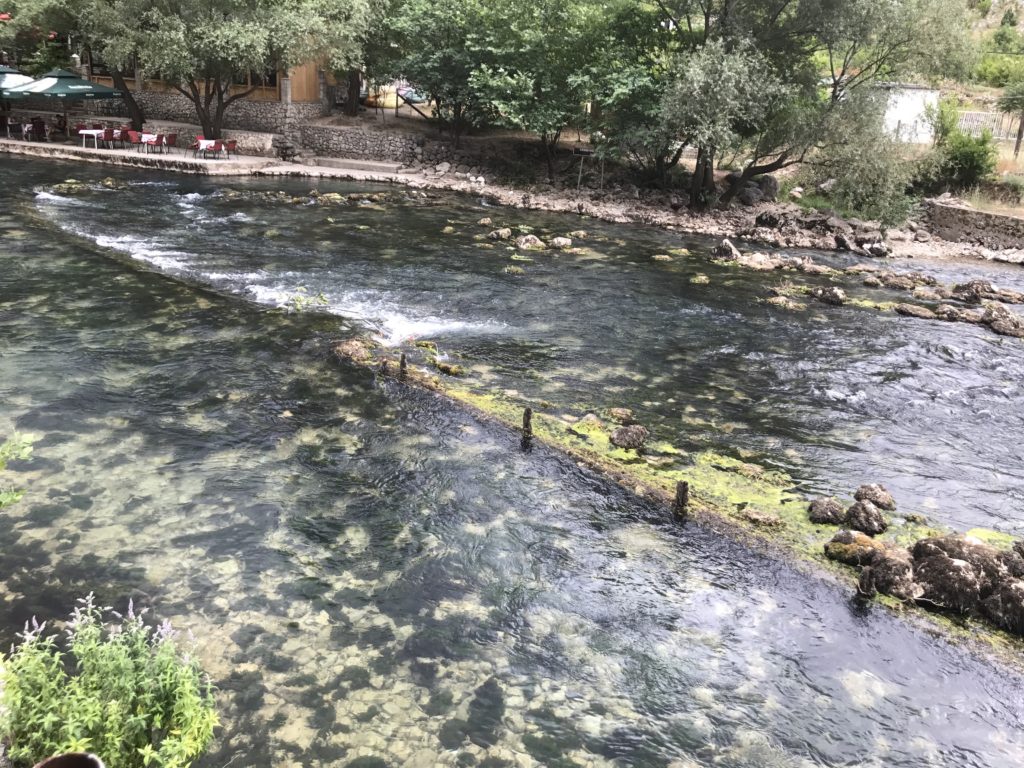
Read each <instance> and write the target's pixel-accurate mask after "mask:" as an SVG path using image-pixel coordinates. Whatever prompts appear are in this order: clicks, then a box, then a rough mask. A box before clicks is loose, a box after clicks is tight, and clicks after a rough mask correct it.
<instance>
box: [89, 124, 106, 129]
mask: <svg viewBox="0 0 1024 768" xmlns="http://www.w3.org/2000/svg"><path fill="white" fill-rule="evenodd" d="M106 127H107V126H105V125H104V124H103V123H93V124H92V129H93V130H94V131H102V130H103V129H104V128H106Z"/></svg>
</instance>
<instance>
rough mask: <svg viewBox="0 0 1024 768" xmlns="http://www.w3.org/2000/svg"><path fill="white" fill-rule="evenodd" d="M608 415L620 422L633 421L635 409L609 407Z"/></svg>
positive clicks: (629, 422)
mask: <svg viewBox="0 0 1024 768" xmlns="http://www.w3.org/2000/svg"><path fill="white" fill-rule="evenodd" d="M608 415H609V416H611V417H612V419H614V420H615V421H617V422H619V424H632V423H633V411H632V409H630V408H609V409H608Z"/></svg>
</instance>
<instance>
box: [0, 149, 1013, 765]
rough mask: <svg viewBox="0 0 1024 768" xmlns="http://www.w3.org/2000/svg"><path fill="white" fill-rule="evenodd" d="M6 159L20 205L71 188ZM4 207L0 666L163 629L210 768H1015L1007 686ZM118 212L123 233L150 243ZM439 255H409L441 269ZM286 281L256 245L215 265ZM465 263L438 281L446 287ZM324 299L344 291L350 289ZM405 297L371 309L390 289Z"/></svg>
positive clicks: (801, 580)
mask: <svg viewBox="0 0 1024 768" xmlns="http://www.w3.org/2000/svg"><path fill="white" fill-rule="evenodd" d="M0 164H2V166H3V168H4V172H5V178H16V179H17V180H18V182H17V183H18V184H19V185H21V189H22V190H26V189H29V188H31V187H32V186H33V185H36V184H39V183H41V182H42V181H44V180H45V176H46V174H48V173H49V174H52V175H53V178H62V177H63V176H66V175H68V172H67V171H66V170H65V169H62V168H59V167H56V166H54V167H49V166H44V170H32V166H29V165H28V164H25V163H18V162H13V161H9V160H0ZM75 173H76V174H80V173H81V172H80V171H79V170H77V169H76V171H75ZM139 178H140V179H146V178H147V177H139ZM148 180H151V181H152V180H155V179H152V177H148ZM168 183H169V184H174V185H175V186H174V188H175V189H177V186H176V185H177V184H178V183H179V182H178V181H177V180H174V181H173V182H168ZM168 188H170V187H166V188H162V187H156V186H151V187H140V188H139V189H140V190H143V191H142V192H138V193H137V194H143V195H144V194H146V193H147V192H146V190H163V191H159V192H158V194H166V189H168ZM22 194H23V195H24V194H25V192H24V191H23V192H22ZM110 194H111V195H113V194H115V193H110ZM62 205H63V204H62ZM411 205H412V206H413V210H414V211H416V212H417V215H422V216H429V217H431V218H435V217H436V218H437V219H439V220H442V221H443V220H444V218H445V217H447V218H456V217H457V216H458V215H460V214H459V213H458V210H459V209H454V210H451V211H447V212H446V209H443V208H433V207H432V208H427V207H425V206H422V205H421V203H420V202H417V201H414V202H413V204H411ZM14 208H15V210H13V211H12V205H11V204H10V195H9V193H8V199H7V204H5V205H4V206H3V209H2V210H4V211H6V213H3V214H0V231H2V232H3V242H4V244H5V248H4V249H3V250H2V252H0V328H2V329H3V333H2V336H0V434H6V433H8V432H9V431H11V430H12V429H15V428H16V429H18V430H22V431H29V432H32V433H34V434H36V435H38V436H39V437H40V440H39V442H38V443H37V444H36V450H35V453H34V455H33V458H32V459H31V460H30V461H26V462H20V463H16V464H12V465H11V468H12V469H13V470H15V471H16V472H17V474H15V475H14V478H15V479H16V481H17V482H18V483H19V484H21V485H23V486H26V487H28V488H30V494H29V495H28V496H27V497H26V499H25V500H24V501H23V502H22V503H21V504H19V505H18V506H17V507H14V508H12V509H11V510H9V511H5V514H4V515H3V516H0V536H2V541H3V545H2V547H0V574H3V576H0V642H2V643H3V644H4V647H6V644H7V643H8V642H9V641H10V640H11V638H12V635H13V632H14V631H15V628H16V627H17V626H18V625H19V623H20V622H22V621H23V620H24V619H25V618H26V617H27V616H29V615H32V614H36V615H39V616H41V617H42V616H45V617H52V616H56V615H61V614H63V613H64V612H65V611H66V609H67V608H68V606H69V605H70V604H71V601H72V599H73V598H74V597H76V596H79V595H81V594H82V593H84V592H87V591H89V590H90V589H96V590H97V592H98V593H99V595H100V597H101V598H102V599H103V600H104V601H106V602H111V601H115V600H117V601H122V602H123V600H124V599H125V598H126V597H127V595H129V594H133V595H135V596H136V598H137V600H139V599H141V600H142V601H144V602H146V603H149V604H155V605H156V607H157V610H158V612H159V613H160V614H161V615H165V616H169V617H171V618H172V619H174V620H175V621H176V622H177V623H179V624H181V625H184V626H187V627H190V628H192V629H193V630H194V631H195V633H196V635H197V637H198V638H199V640H200V643H201V644H202V654H203V658H204V662H205V664H206V665H207V667H208V668H209V669H210V670H211V671H212V673H213V674H214V676H215V678H216V680H217V683H218V686H219V688H220V691H221V693H220V700H221V702H222V707H223V715H224V717H223V719H224V722H225V727H224V730H223V733H222V737H221V739H220V742H219V745H218V748H217V750H216V752H215V753H214V754H212V755H211V756H210V757H208V758H207V759H206V760H205V761H204V764H206V765H209V766H222V765H224V764H226V763H227V762H228V761H229V760H232V759H234V763H236V764H244V765H253V766H270V765H282V764H300V765H328V764H330V765H355V766H363V767H364V768H365V767H366V766H384V765H387V766H434V765H450V766H471V765H486V766H526V765H543V766H611V765H618V766H627V765H628V766H675V767H676V768H680V767H682V766H694V765H703V766H711V765H716V766H733V767H736V768H739V767H740V766H743V767H745V768H753V767H754V766H758V767H760V766H820V765H826V766H840V765H842V766H849V765H856V766H883V765H884V766H915V767H916V766H931V765H934V766H991V765H1013V764H1018V763H1020V762H1021V760H1022V759H1024V733H1022V731H1021V729H1020V725H1019V722H1020V717H1021V714H1022V707H1021V702H1020V697H1019V691H1020V685H1021V683H1022V682H1024V681H1022V680H1021V679H1019V678H1018V677H1016V676H1015V675H1013V674H1008V673H1007V672H1006V671H1005V670H1001V669H997V668H994V667H991V666H989V665H988V664H986V663H983V662H980V661H977V660H974V659H972V658H970V657H968V656H967V655H965V654H963V653H961V652H958V651H957V650H956V649H952V648H950V647H948V646H947V645H946V644H945V643H943V642H941V641H936V640H934V639H932V638H930V637H929V636H927V635H925V634H923V633H920V632H918V631H916V630H914V629H912V628H911V627H910V626H908V625H907V624H905V623H903V622H901V621H898V620H896V619H894V618H893V617H891V616H890V615H888V614H887V613H886V612H880V611H878V610H876V609H871V610H867V611H862V610H859V609H855V608H853V607H851V606H850V605H849V604H848V603H847V601H846V597H845V595H844V594H843V593H842V591H840V590H836V589H834V588H832V587H830V586H827V585H824V584H822V583H819V582H817V581H815V580H812V579H808V578H806V577H804V576H802V575H800V574H797V573H795V572H793V571H791V570H790V569H788V568H786V567H784V566H781V565H779V564H778V563H775V562H772V561H769V560H766V559H764V558H761V557H757V556H754V555H751V554H750V553H747V552H745V551H743V550H742V549H740V548H738V547H736V546H734V545H731V544H729V543H728V542H725V541H722V540H720V539H719V538H717V537H716V536H714V535H711V534H709V533H707V532H704V531H701V530H699V529H696V528H694V527H692V526H691V527H688V528H686V529H684V530H680V529H677V528H676V527H674V526H671V525H667V524H665V523H664V521H662V520H661V518H660V514H659V513H658V511H656V510H653V509H648V508H646V507H645V506H644V505H643V504H642V503H641V502H639V501H638V500H637V499H635V498H633V497H630V496H628V495H624V494H622V493H620V492H619V491H618V490H617V489H615V488H612V487H609V486H608V485H607V484H606V483H604V482H602V481H601V480H600V479H599V478H596V477H594V476H592V475H590V474H589V473H587V472H585V471H582V470H580V469H579V468H577V467H576V466H574V465H573V464H571V463H570V462H566V461H565V460H563V459H561V458H560V457H558V456H556V455H553V454H551V453H549V452H547V451H546V450H544V449H541V448H538V449H535V450H534V451H533V452H532V453H529V454H524V453H522V452H521V451H520V450H519V445H518V440H517V439H516V438H515V436H513V435H510V434H507V433H506V432H504V431H503V430H496V429H493V428H491V427H488V426H486V425H483V424H480V423H478V422H476V421H475V420H474V419H472V418H470V417H468V416H467V415H465V414H463V413H460V412H459V411H458V410H455V409H452V408H450V407H448V406H446V405H445V404H444V403H442V402H439V401H438V400H437V399H435V398H434V397H432V396H430V395H427V394H423V393H417V392H410V391H406V390H404V389H402V388H400V387H397V386H392V385H386V386H383V387H382V386H380V385H378V384H377V383H375V382H374V381H373V379H372V377H371V376H370V375H369V374H368V373H366V372H364V371H361V370H357V369H351V368H344V367H339V366H337V365H335V364H333V363H331V362H329V361H327V360H323V359H321V358H320V356H319V351H318V350H319V349H321V348H322V346H321V345H320V344H318V343H317V340H318V339H322V338H327V337H331V336H336V335H339V334H344V333H346V332H347V331H346V329H345V328H339V321H338V319H337V318H333V317H330V316H312V315H308V314H286V313H281V312H269V311H265V310H261V309H259V308H258V307H256V306H254V305H252V304H248V303H246V302H240V301H237V300H234V299H230V298H223V297H220V296H218V295H216V294H212V293H206V292H204V291H202V290H199V289H197V288H195V287H192V286H189V285H185V284H180V283H175V282H172V281H168V280H166V279H163V278H161V277H159V276H157V275H154V274H150V273H146V272H143V271H137V270H134V269H132V268H130V267H129V266H127V265H126V264H123V263H120V262H118V261H116V260H111V259H107V258H105V257H104V256H103V255H102V254H101V253H100V252H98V251H96V250H95V249H90V248H88V247H85V246H84V245H83V244H82V243H81V241H80V240H79V239H78V236H77V235H69V234H66V233H62V232H61V231H60V230H58V229H56V228H54V227H53V226H52V224H49V223H43V222H36V221H33V220H25V219H24V218H21V217H19V215H18V213H17V210H16V209H17V206H16V205H15V206H14ZM44 210H45V209H44ZM133 210H134V209H133ZM241 212H243V213H246V215H248V216H252V217H253V218H254V219H256V218H259V217H265V218H268V220H271V217H272V216H273V215H274V213H273V211H271V210H268V211H265V212H260V211H256V210H253V211H249V212H245V211H241ZM48 213H49V212H48ZM377 213H380V212H377ZM50 215H53V214H50ZM121 215H122V217H123V218H124V219H125V225H124V229H125V230H127V232H128V233H130V232H132V231H139V232H143V231H145V230H146V228H147V226H152V225H153V224H152V221H150V222H149V223H148V224H147V223H146V221H145V220H144V219H143V220H139V221H136V219H135V216H136V214H135V213H131V212H126V211H122V214H121ZM411 215H412V214H411V213H409V214H407V216H408V217H411ZM466 215H467V216H468V215H469V214H466ZM97 218H100V219H102V215H98V216H97ZM272 223H274V224H275V226H287V225H286V224H283V223H282V224H280V225H278V224H277V223H276V222H272ZM154 229H155V227H154ZM356 231H359V230H356ZM111 236H113V235H111ZM160 237H167V234H166V232H165V233H161V234H160ZM211 237H212V238H213V242H215V243H216V244H217V245H218V247H220V248H226V247H227V243H229V242H231V241H230V239H229V238H227V236H223V235H221V234H216V235H211ZM221 237H223V240H222V239H220V238H221ZM347 247H348V244H347V242H344V241H339V243H338V244H337V246H336V250H335V251H334V253H341V252H343V251H344V249H346V248H347ZM370 247H371V243H370V242H367V243H366V244H365V245H364V248H366V249H369V248H370ZM434 247H435V246H433V245H431V244H430V241H428V243H427V245H425V246H424V251H425V252H426V254H425V255H424V258H425V259H427V260H431V259H442V258H449V257H446V256H444V255H443V254H441V253H440V252H435V253H434V254H433V256H431V255H429V254H430V250H431V249H432V248H434ZM161 250H162V251H164V253H162V254H160V255H162V256H166V257H168V258H179V257H178V256H173V255H168V254H170V253H171V252H174V253H181V254H184V256H182V257H180V258H183V259H185V260H188V261H189V262H190V263H192V262H194V261H195V260H196V259H197V256H196V255H195V252H194V251H193V250H191V249H189V248H186V247H183V246H182V245H180V244H178V245H174V247H165V248H162V249H161ZM211 251H212V247H211V249H210V251H204V253H205V254H207V255H208V254H209V253H210V252H211ZM295 251H296V253H298V252H299V248H298V246H297V245H296V246H295ZM204 258H205V257H204ZM210 258H211V259H212V258H213V257H212V256H210ZM287 258H291V256H288V257H287ZM287 258H286V256H285V255H283V254H281V253H280V252H279V251H278V247H277V246H276V245H272V246H266V247H265V248H262V249H260V250H258V251H257V250H256V249H255V248H254V250H253V253H252V254H251V259H250V261H251V262H252V263H248V262H247V263H242V262H239V263H237V264H235V265H234V269H235V270H236V271H238V270H242V269H244V270H245V271H247V272H254V271H256V270H259V269H266V266H265V265H266V263H267V262H268V260H269V259H278V260H280V261H281V262H284V261H286V260H287ZM324 258H327V257H324ZM364 258H365V253H364ZM396 258H397V257H396ZM450 258H452V259H455V257H454V256H450ZM410 261H411V260H410ZM225 266H226V265H225ZM464 266H465V265H464V263H463V262H462V261H461V260H457V259H455V263H453V264H452V266H451V272H450V279H451V281H453V282H454V283H459V284H461V283H460V281H462V280H463V278H461V277H460V276H459V275H460V274H461V272H460V270H462V269H463V268H464ZM376 268H377V269H378V270H379V272H378V275H379V276H383V275H384V274H385V272H384V269H383V267H380V266H378V267H376ZM365 269H369V266H366V267H365ZM405 269H413V268H412V267H410V266H408V265H406V266H403V265H402V263H401V261H400V260H399V263H396V264H395V273H396V275H401V274H402V272H403V270H405ZM479 269H480V270H481V273H484V272H485V268H484V267H483V266H481V267H479ZM286 271H287V270H286ZM413 271H415V270H413ZM349 274H350V275H351V279H352V284H353V286H354V285H355V283H356V282H358V278H359V275H360V273H359V270H358V269H357V268H356V267H352V269H351V270H350V273H349ZM387 274H390V273H387ZM465 279H466V283H465V285H469V284H470V283H471V282H472V281H470V280H469V279H468V278H465ZM498 279H500V278H498ZM400 282H401V279H400V278H399V277H397V276H396V277H394V278H393V279H390V280H389V281H388V282H387V283H386V284H385V285H386V289H387V290H395V291H398V292H399V293H400V294H402V291H403V290H404V289H402V288H401V287H400V286H399V283H400ZM556 284H557V283H555V281H554V280H553V279H552V285H556ZM396 286H399V287H396ZM308 287H309V290H311V291H312V290H318V289H319V286H318V285H315V284H311V285H309V286H308ZM353 289H354V288H353ZM359 290H370V289H369V288H367V287H366V285H365V284H363V285H362V286H361V287H360V288H359ZM423 290H424V291H425V292H429V288H427V287H424V289H423ZM435 290H436V289H435ZM518 290H519V289H518V288H515V287H510V288H508V292H509V294H511V295H517V294H516V291H518ZM526 290H528V291H532V290H534V289H526ZM446 295H447V296H448V297H449V298H448V302H447V303H442V304H440V306H442V307H444V308H446V310H445V312H444V313H440V312H439V313H438V316H439V317H449V316H458V317H463V318H464V319H465V322H472V323H476V322H491V323H495V324H498V323H504V324H505V327H508V328H517V329H524V328H529V327H530V323H534V322H540V320H538V319H537V317H539V314H540V311H541V305H535V306H534V311H535V312H537V313H538V315H537V316H535V317H534V318H532V319H531V318H530V317H527V316H525V314H520V315H514V316H513V315H509V314H508V313H505V312H499V311H492V312H490V313H487V312H481V313H480V315H478V316H473V315H469V314H464V313H453V312H450V311H449V310H448V309H447V308H449V307H452V306H456V305H458V303H459V302H461V301H468V300H467V299H465V298H463V297H462V293H461V292H460V291H458V290H455V289H454V288H453V289H451V291H450V292H448V293H446ZM453 302H454V303H453ZM589 311H590V310H589V309H584V308H581V309H580V312H589ZM513 314H514V313H513ZM549 322H550V324H551V326H552V328H555V326H556V325H558V324H560V323H562V322H563V321H561V320H555V319H551V320H550V321H549ZM819 330H820V329H819ZM561 333H563V332H562V331H555V330H553V331H552V332H551V334H550V336H551V337H552V338H560V336H559V334H561ZM502 335H506V334H502ZM453 338H456V337H453ZM464 341H465V343H466V344H467V348H468V345H469V344H474V345H483V346H486V344H487V339H486V336H485V335H483V334H479V333H473V334H470V335H468V336H466V337H465V339H464ZM503 343H504V346H503V344H502V339H501V336H498V337H496V338H495V339H494V346H493V349H495V350H496V352H495V355H496V360H499V359H500V360H504V361H505V362H503V363H501V364H500V365H499V364H498V363H496V364H495V365H494V369H495V370H498V369H499V368H501V367H502V365H503V366H505V367H507V368H508V369H509V373H507V374H502V375H508V376H510V377H512V376H515V375H517V374H516V372H515V370H514V369H515V361H516V359H517V354H515V353H514V352H510V351H509V347H508V344H509V343H510V342H509V341H508V340H507V339H505V340H504V342H503ZM569 349H570V348H569V347H568V346H567V345H565V344H563V343H557V344H556V343H554V341H552V342H551V345H550V346H548V347H544V348H542V350H541V351H540V352H538V354H537V355H536V356H535V363H534V365H536V366H537V367H538V368H542V367H543V366H544V365H556V364H557V365H561V364H562V362H561V361H565V360H566V359H571V358H567V356H570V355H571V353H570V352H569V351H568V350H569ZM709 354H710V353H709ZM651 365H652V367H653V362H652V363H651ZM495 375H498V374H495ZM566 381H567V382H568V377H567V378H566ZM709 381H711V379H710V378H709ZM567 386H568V384H567ZM741 386H745V384H744V382H735V383H734V384H733V387H734V388H736V389H738V388H740V387H741ZM705 391H710V390H705Z"/></svg>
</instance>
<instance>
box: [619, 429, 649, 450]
mask: <svg viewBox="0 0 1024 768" xmlns="http://www.w3.org/2000/svg"><path fill="white" fill-rule="evenodd" d="M650 435H651V433H650V432H649V431H648V429H647V428H646V427H642V426H640V425H639V424H629V425H627V426H624V427H619V428H618V429H616V430H615V431H614V432H612V435H611V441H612V445H615V446H618V447H619V448H627V449H633V450H636V451H639V450H641V449H642V448H643V447H644V444H645V443H646V442H647V438H648V437H650Z"/></svg>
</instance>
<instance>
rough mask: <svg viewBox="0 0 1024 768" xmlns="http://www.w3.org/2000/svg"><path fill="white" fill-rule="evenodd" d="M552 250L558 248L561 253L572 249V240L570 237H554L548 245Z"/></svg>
mask: <svg viewBox="0 0 1024 768" xmlns="http://www.w3.org/2000/svg"><path fill="white" fill-rule="evenodd" d="M548 245H549V246H551V247H552V248H557V249H558V250H560V251H564V250H565V249H566V248H572V240H570V239H569V238H568V237H553V238H551V241H550V242H549V243H548Z"/></svg>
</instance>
